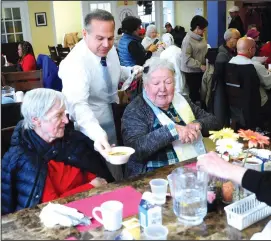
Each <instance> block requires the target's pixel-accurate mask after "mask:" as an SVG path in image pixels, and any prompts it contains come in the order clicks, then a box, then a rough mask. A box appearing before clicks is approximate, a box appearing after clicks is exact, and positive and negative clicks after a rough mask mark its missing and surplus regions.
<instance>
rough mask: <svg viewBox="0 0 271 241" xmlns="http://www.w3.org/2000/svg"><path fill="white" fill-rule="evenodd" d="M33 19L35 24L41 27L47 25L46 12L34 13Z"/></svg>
mask: <svg viewBox="0 0 271 241" xmlns="http://www.w3.org/2000/svg"><path fill="white" fill-rule="evenodd" d="M35 20H36V26H37V27H41V26H47V18H46V13H45V12H42V13H35Z"/></svg>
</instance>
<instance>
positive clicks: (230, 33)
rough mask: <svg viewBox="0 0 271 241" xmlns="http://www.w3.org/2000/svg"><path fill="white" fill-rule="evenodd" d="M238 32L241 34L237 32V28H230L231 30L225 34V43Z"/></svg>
mask: <svg viewBox="0 0 271 241" xmlns="http://www.w3.org/2000/svg"><path fill="white" fill-rule="evenodd" d="M236 31H237V32H238V33H239V31H238V30H237V28H229V29H227V30H226V32H225V33H224V39H225V41H228V40H229V39H230V38H231V37H232V34H233V33H234V32H236Z"/></svg>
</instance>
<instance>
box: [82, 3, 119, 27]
mask: <svg viewBox="0 0 271 241" xmlns="http://www.w3.org/2000/svg"><path fill="white" fill-rule="evenodd" d="M95 3H96V4H103V3H110V8H111V13H112V15H113V16H116V11H117V1H99V2H98V1H97V2H94V1H81V9H82V27H83V28H84V18H85V16H86V15H87V14H88V13H90V4H95Z"/></svg>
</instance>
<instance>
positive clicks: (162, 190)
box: [150, 179, 168, 205]
mask: <svg viewBox="0 0 271 241" xmlns="http://www.w3.org/2000/svg"><path fill="white" fill-rule="evenodd" d="M150 186H151V191H152V193H153V198H154V201H155V203H156V204H158V205H161V204H164V203H165V202H166V195H167V187H168V181H167V180H165V179H153V180H151V181H150Z"/></svg>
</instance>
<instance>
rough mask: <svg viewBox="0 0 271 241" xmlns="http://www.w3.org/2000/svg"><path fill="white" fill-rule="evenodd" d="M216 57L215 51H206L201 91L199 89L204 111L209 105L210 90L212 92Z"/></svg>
mask: <svg viewBox="0 0 271 241" xmlns="http://www.w3.org/2000/svg"><path fill="white" fill-rule="evenodd" d="M216 56H217V50H216V49H211V48H209V49H208V52H207V54H206V59H207V60H206V71H205V72H204V74H203V77H202V83H201V89H200V97H201V104H202V105H201V107H202V109H204V110H208V109H207V107H208V105H209V101H210V98H211V90H212V79H213V74H214V70H215V60H216Z"/></svg>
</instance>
